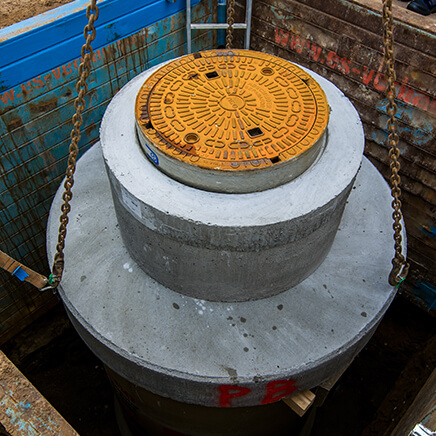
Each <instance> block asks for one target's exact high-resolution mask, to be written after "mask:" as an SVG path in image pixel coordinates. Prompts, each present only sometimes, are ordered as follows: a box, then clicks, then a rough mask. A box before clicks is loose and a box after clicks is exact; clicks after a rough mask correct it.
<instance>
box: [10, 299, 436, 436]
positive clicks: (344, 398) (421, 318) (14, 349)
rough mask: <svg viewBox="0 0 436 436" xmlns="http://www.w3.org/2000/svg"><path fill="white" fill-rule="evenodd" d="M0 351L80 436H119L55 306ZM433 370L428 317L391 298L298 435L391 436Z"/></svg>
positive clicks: (99, 380)
mask: <svg viewBox="0 0 436 436" xmlns="http://www.w3.org/2000/svg"><path fill="white" fill-rule="evenodd" d="M2 350H3V351H4V352H5V354H6V355H7V356H8V357H9V358H10V359H11V360H12V361H13V362H14V363H15V365H16V366H17V367H18V368H19V369H20V370H21V371H22V372H23V374H24V375H25V376H26V377H27V378H28V379H29V380H30V381H31V382H32V383H33V384H34V385H35V386H36V388H37V389H38V390H39V391H40V392H41V393H42V394H43V395H44V396H45V397H46V398H47V399H48V400H49V401H50V402H51V404H52V405H53V406H54V407H55V408H56V409H57V410H58V411H59V412H60V413H61V414H62V415H63V416H64V418H65V419H66V420H67V421H68V422H69V423H70V424H71V425H72V426H73V427H74V428H75V429H76V430H77V431H78V433H79V434H80V435H82V436H119V435H120V433H119V431H118V429H117V424H116V421H115V417H114V416H115V413H114V407H113V396H112V391H111V388H110V385H109V382H108V379H107V377H106V374H105V370H104V367H103V365H102V363H101V362H100V361H99V360H98V359H97V358H96V357H95V356H94V355H93V354H92V353H91V352H90V351H89V350H88V348H87V347H86V346H85V345H84V343H83V342H82V340H81V339H80V337H79V336H78V335H77V333H76V332H75V330H74V328H73V327H72V326H71V324H70V322H69V320H68V318H67V316H66V314H65V312H64V309H63V307H62V306H61V305H60V304H59V305H58V306H57V307H55V309H53V310H52V311H51V312H49V313H48V314H47V315H45V316H44V317H43V318H41V319H40V320H38V321H37V322H35V323H33V324H32V325H31V326H30V327H28V328H27V329H26V330H24V331H23V332H22V333H20V334H19V335H17V336H16V337H15V338H14V339H12V340H11V341H9V342H8V343H6V344H5V345H4V346H3V347H2ZM435 366H436V323H435V322H434V318H432V317H431V316H430V315H428V314H427V313H425V312H423V311H422V310H421V309H419V308H417V307H416V306H413V305H412V304H411V303H409V302H408V301H406V300H403V299H402V298H401V297H397V299H396V300H395V301H394V302H393V304H392V305H391V307H390V308H389V310H388V311H387V313H386V315H385V317H384V318H383V320H382V322H381V323H380V326H379V328H378V329H377V331H376V333H375V335H374V336H373V338H372V339H371V340H370V342H369V343H368V345H367V346H366V347H365V348H364V350H363V351H362V352H361V353H360V354H359V355H358V356H357V357H356V359H355V360H354V362H353V363H352V364H351V365H350V367H349V368H348V369H347V371H346V372H345V373H344V375H343V376H342V377H341V378H340V379H339V381H338V382H337V383H336V385H335V386H334V387H333V389H332V390H331V391H330V393H329V394H328V396H327V399H326V400H325V402H324V404H323V405H322V407H319V408H312V410H311V412H310V413H309V414H308V417H306V418H305V420H306V422H305V424H306V428H305V430H306V433H304V434H305V435H309V434H310V435H311V436H345V435H346V436H359V435H361V436H378V435H380V436H382V435H390V434H391V432H392V430H393V429H394V428H395V426H396V424H397V423H398V421H399V420H400V419H401V417H402V415H403V414H404V413H405V411H406V410H407V409H408V407H409V406H410V404H411V403H412V401H413V399H414V398H415V396H416V394H417V393H418V392H419V390H420V389H421V387H422V386H423V385H424V383H425V381H426V380H427V378H428V377H429V376H430V374H431V372H432V370H433V369H434V368H435Z"/></svg>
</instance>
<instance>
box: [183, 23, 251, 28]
mask: <svg viewBox="0 0 436 436" xmlns="http://www.w3.org/2000/svg"><path fill="white" fill-rule="evenodd" d="M228 27H229V25H228V24H227V23H196V24H191V29H227V28H228ZM232 27H233V28H234V29H246V28H247V25H246V24H245V23H235V24H233V26H232Z"/></svg>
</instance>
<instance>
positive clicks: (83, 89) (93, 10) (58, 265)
mask: <svg viewBox="0 0 436 436" xmlns="http://www.w3.org/2000/svg"><path fill="white" fill-rule="evenodd" d="M98 15H99V10H98V7H97V1H96V0H91V3H90V4H89V5H88V7H87V8H86V17H87V18H88V24H87V25H86V26H85V28H84V30H83V36H84V38H85V40H86V43H85V44H83V46H82V51H81V58H82V60H81V63H80V65H79V79H78V81H77V84H76V91H77V94H78V95H77V98H76V100H75V101H74V108H75V110H76V113H75V114H74V115H73V118H72V121H73V129H72V130H71V135H70V137H71V142H70V148H69V156H68V165H67V170H66V178H65V182H64V188H65V191H64V193H63V195H62V199H63V201H64V202H63V204H62V206H61V212H62V213H61V216H60V218H59V221H60V226H59V235H58V243H57V245H56V254H55V256H54V263H53V278H54V280H53V282H54V287H57V286H58V285H59V282H60V281H61V278H62V273H63V270H64V248H65V238H66V236H67V224H68V213H69V212H70V210H71V206H70V201H71V199H72V198H73V193H72V192H71V189H72V187H73V185H74V173H75V171H76V159H77V155H78V153H79V146H78V144H79V141H80V137H81V134H80V127H81V126H82V124H83V116H82V112H83V111H84V110H85V107H86V104H85V100H84V96H85V94H86V93H87V91H88V85H87V83H86V80H87V79H88V76H89V74H90V71H91V62H92V57H93V54H94V52H93V50H92V47H91V42H92V41H94V39H95V36H96V30H95V27H94V23H95V21H96V20H97V18H98Z"/></svg>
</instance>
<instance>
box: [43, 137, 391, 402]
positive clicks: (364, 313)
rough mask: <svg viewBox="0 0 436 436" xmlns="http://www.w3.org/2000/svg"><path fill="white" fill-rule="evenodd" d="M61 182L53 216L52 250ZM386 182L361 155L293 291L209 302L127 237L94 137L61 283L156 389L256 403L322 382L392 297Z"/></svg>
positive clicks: (126, 371)
mask: <svg viewBox="0 0 436 436" xmlns="http://www.w3.org/2000/svg"><path fill="white" fill-rule="evenodd" d="M60 203H61V193H60V192H58V194H57V196H56V198H55V201H54V204H53V210H52V213H51V214H50V218H49V224H48V251H49V258H50V259H51V258H52V257H53V253H54V249H55V242H56V237H57V231H58V230H57V229H58V210H59V208H60ZM390 216H391V211H390V192H389V188H388V186H387V184H386V183H385V181H384V180H383V179H382V177H381V176H380V174H379V173H378V172H377V170H376V169H375V168H374V167H373V166H372V165H371V164H370V163H369V162H368V161H367V160H364V162H363V165H362V168H361V170H360V173H359V175H358V178H357V180H356V183H355V186H354V188H353V189H352V191H351V194H350V197H349V203H348V204H347V206H346V208H345V212H344V215H343V218H342V221H341V224H340V226H339V231H338V233H337V235H336V238H335V241H334V243H333V246H332V248H331V251H330V253H329V254H328V256H327V257H326V259H325V261H324V262H323V263H322V265H321V266H320V267H319V268H318V269H317V270H316V272H315V273H314V274H312V275H311V276H310V277H309V278H307V279H306V280H304V281H303V282H302V283H300V284H299V285H297V286H296V287H294V288H292V289H291V290H290V291H286V292H283V293H282V294H280V295H277V296H274V297H270V298H266V299H263V300H258V301H252V302H244V303H218V302H206V301H201V300H197V299H194V298H190V297H186V296H183V295H181V294H178V293H176V292H173V291H171V290H169V289H167V288H165V287H163V286H162V285H160V284H158V283H157V282H155V281H154V280H152V279H151V278H150V277H148V276H147V275H146V274H145V273H144V272H143V271H142V269H140V268H139V267H138V266H137V265H136V264H135V263H134V261H133V260H132V259H131V257H130V256H129V254H128V251H127V249H126V248H125V246H124V245H123V242H122V239H121V236H120V233H119V229H118V224H117V221H116V216H115V212H114V207H113V204H112V200H111V193H110V187H109V182H108V180H107V176H106V172H105V166H104V163H103V159H102V157H101V152H100V147H99V145H96V146H94V147H93V148H92V149H91V150H90V151H89V152H87V153H86V154H85V155H84V156H83V157H82V158H81V159H80V161H79V163H78V168H77V175H76V183H75V186H74V198H73V201H72V212H71V219H70V224H69V228H68V236H67V241H66V249H65V259H66V264H65V272H64V278H63V281H62V284H61V287H60V289H59V292H60V295H61V298H62V300H63V302H64V304H65V306H66V308H67V310H68V312H69V314H70V317H71V319H72V321H73V323H74V325H75V326H76V328H77V330H78V331H79V333H80V335H81V336H82V338H83V339H84V341H85V342H86V343H87V344H88V345H89V347H90V348H91V349H92V350H93V352H94V353H95V354H96V355H97V356H98V357H99V358H100V359H101V360H102V361H103V362H104V363H105V364H106V365H107V366H109V367H110V368H111V369H112V370H114V371H115V372H117V373H118V374H120V375H121V376H122V377H124V378H126V379H127V380H129V381H131V382H132V383H134V384H136V385H139V386H141V387H143V388H145V389H147V390H149V391H151V392H154V393H156V394H159V395H162V396H166V397H170V398H173V399H175V400H179V401H183V402H187V403H194V404H201V405H206V406H235V407H237V406H252V405H258V404H265V403H268V402H271V401H277V400H279V399H280V398H282V397H283V396H285V395H288V394H289V393H291V392H292V391H293V390H294V389H296V390H301V389H306V388H311V387H313V386H316V385H318V384H319V383H321V382H322V381H323V380H325V379H327V378H329V377H330V376H332V375H334V374H335V373H336V372H337V371H339V370H340V369H342V368H344V367H345V366H346V365H348V364H349V363H350V361H351V360H352V359H353V357H354V356H355V354H356V353H357V352H359V351H360V349H361V348H362V347H363V346H364V345H365V343H366V342H367V341H368V339H369V338H370V336H371V334H372V333H373V331H374V329H375V327H376V326H377V323H378V322H379V321H380V319H381V317H382V316H383V314H384V312H385V310H386V309H387V307H388V306H389V304H390V302H391V300H392V298H393V297H394V294H395V290H394V289H393V288H392V287H390V286H389V285H388V283H387V277H388V274H389V271H390V260H391V257H392V255H393V244H392V236H391V234H392V230H391V221H390V219H391V218H390Z"/></svg>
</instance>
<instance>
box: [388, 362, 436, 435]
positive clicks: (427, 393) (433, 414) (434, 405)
mask: <svg viewBox="0 0 436 436" xmlns="http://www.w3.org/2000/svg"><path fill="white" fill-rule="evenodd" d="M419 423H422V424H423V425H424V426H425V427H426V428H428V429H429V430H431V431H432V432H436V369H434V370H433V372H432V374H431V376H430V377H429V378H428V380H427V382H426V383H425V385H424V386H423V387H422V389H421V390H420V391H419V394H418V395H417V396H416V398H415V400H414V401H413V403H412V405H411V406H410V407H409V409H408V410H407V412H406V413H405V415H404V416H403V417H402V418H401V420H400V422H399V423H398V425H397V426H396V427H395V429H394V431H393V432H392V436H402V435H408V434H409V433H410V432H411V431H412V430H413V428H414V427H415V424H419Z"/></svg>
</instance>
